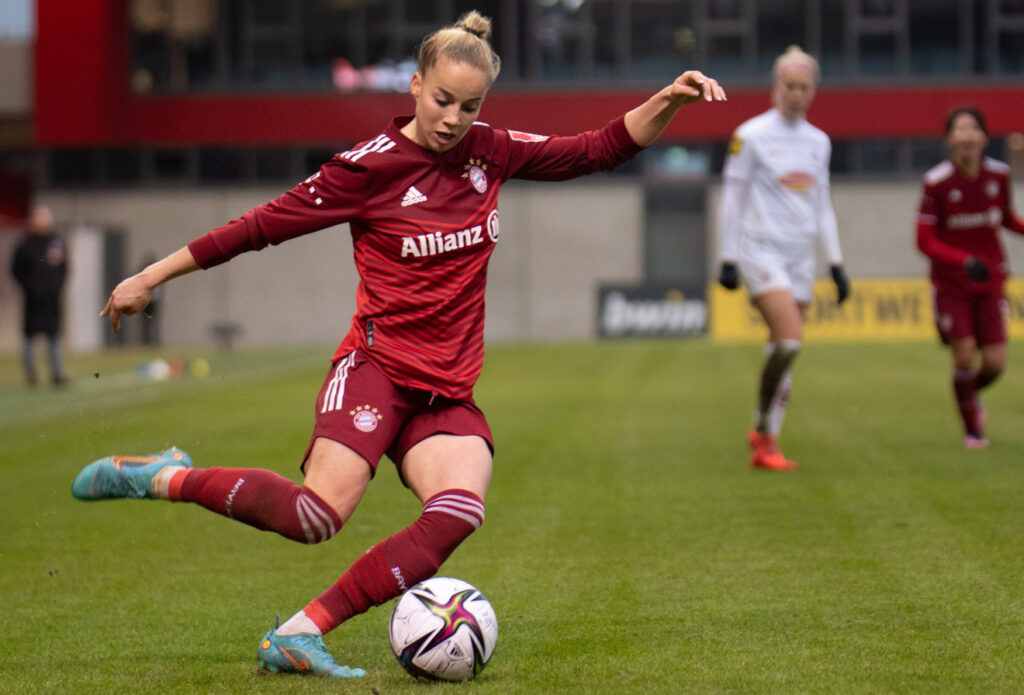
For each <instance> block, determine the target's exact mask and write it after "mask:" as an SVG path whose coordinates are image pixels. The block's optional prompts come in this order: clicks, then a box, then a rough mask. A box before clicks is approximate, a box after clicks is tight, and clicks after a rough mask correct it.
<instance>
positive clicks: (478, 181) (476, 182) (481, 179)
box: [462, 158, 487, 194]
mask: <svg viewBox="0 0 1024 695" xmlns="http://www.w3.org/2000/svg"><path fill="white" fill-rule="evenodd" d="M463 169H464V171H463V172H462V178H464V179H469V183H470V185H472V186H473V188H474V189H475V190H476V192H477V193H481V194H483V193H486V192H487V174H486V173H484V172H486V171H487V165H486V164H484V163H483V160H481V159H472V158H471V159H470V160H469V163H468V164H466V166H464V167H463Z"/></svg>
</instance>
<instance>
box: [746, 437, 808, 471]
mask: <svg viewBox="0 0 1024 695" xmlns="http://www.w3.org/2000/svg"><path fill="white" fill-rule="evenodd" d="M747 442H748V443H749V444H750V448H752V449H753V450H754V453H753V454H752V455H751V457H750V467H751V468H764V469H767V470H770V471H792V470H796V467H797V463H796V461H790V460H789V459H787V458H786V457H785V456H784V455H783V454H782V452H781V451H780V450H779V445H778V442H777V441H776V439H775V437H774V436H773V435H771V434H766V433H762V432H757V431H756V430H751V431H750V432H749V433H748V434H747Z"/></svg>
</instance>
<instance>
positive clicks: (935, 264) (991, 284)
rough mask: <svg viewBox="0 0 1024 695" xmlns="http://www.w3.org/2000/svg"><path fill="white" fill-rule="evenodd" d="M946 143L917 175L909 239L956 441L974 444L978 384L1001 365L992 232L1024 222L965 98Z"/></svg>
mask: <svg viewBox="0 0 1024 695" xmlns="http://www.w3.org/2000/svg"><path fill="white" fill-rule="evenodd" d="M946 144H947V145H948V146H949V151H950V157H949V159H947V160H946V161H944V162H942V163H941V164H939V165H938V166H936V167H934V168H932V169H931V170H930V171H929V172H928V173H926V174H925V175H924V191H923V193H922V195H921V207H920V210H919V212H918V216H917V246H918V248H919V249H921V252H922V253H924V254H925V255H926V256H928V258H929V260H931V280H932V293H933V298H934V304H935V323H936V327H937V328H938V330H939V336H940V337H941V339H942V341H943V343H945V344H947V345H949V346H950V348H951V349H952V352H953V392H954V394H955V395H956V403H957V408H958V409H959V411H960V418H961V420H963V426H964V446H966V447H967V448H969V449H981V448H984V447H986V446H988V440H987V439H986V438H985V420H986V413H985V407H984V406H983V405H982V404H981V402H980V401H979V400H978V392H979V391H981V390H982V389H983V388H985V387H986V386H989V385H990V384H991V383H992V382H993V381H995V380H996V379H997V378H998V377H999V375H1000V374H1002V372H1003V369H1004V368H1005V367H1006V309H1007V306H1006V298H1005V297H1004V296H1003V282H1004V281H1005V280H1006V277H1007V274H1008V272H1009V269H1008V268H1007V264H1006V259H1005V256H1004V254H1003V247H1002V244H1001V243H1000V241H999V234H998V232H999V230H1000V228H1002V227H1006V228H1007V229H1009V230H1011V231H1013V232H1016V233H1017V234H1024V222H1022V221H1021V219H1020V218H1019V217H1017V215H1016V214H1015V213H1014V211H1013V208H1012V205H1011V191H1010V167H1008V166H1007V165H1006V164H1004V163H1003V162H1000V161H997V160H995V159H992V158H991V157H986V156H985V147H986V145H988V126H987V125H986V123H985V116H984V115H983V114H982V113H981V112H980V111H978V110H977V109H975V108H973V107H970V106H962V107H958V108H955V109H953V111H952V112H950V115H949V117H948V118H947V119H946ZM975 353H980V356H981V364H980V366H977V365H976V362H975Z"/></svg>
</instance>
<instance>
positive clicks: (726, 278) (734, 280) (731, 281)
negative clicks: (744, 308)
mask: <svg viewBox="0 0 1024 695" xmlns="http://www.w3.org/2000/svg"><path fill="white" fill-rule="evenodd" d="M718 284H719V285H721V286H722V287H724V288H725V289H727V290H734V289H736V288H737V287H739V286H740V274H739V272H738V271H737V270H736V264H735V263H729V262H728V261H726V262H725V263H723V264H722V268H721V270H719V271H718Z"/></svg>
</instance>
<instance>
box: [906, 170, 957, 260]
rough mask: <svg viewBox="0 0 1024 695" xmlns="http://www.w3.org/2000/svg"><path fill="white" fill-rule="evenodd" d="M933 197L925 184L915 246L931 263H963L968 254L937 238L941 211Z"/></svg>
mask: <svg viewBox="0 0 1024 695" xmlns="http://www.w3.org/2000/svg"><path fill="white" fill-rule="evenodd" d="M935 199H936V195H935V192H934V191H933V190H932V187H931V186H929V185H927V184H926V185H925V187H924V192H923V193H922V195H921V206H920V208H919V209H918V212H917V248H919V249H920V250H921V253H923V254H924V255H926V256H928V258H930V259H931V261H932V262H933V263H944V264H949V265H963V264H964V262H965V261H966V260H967V258H968V257H969V256H970V254H969V253H967V252H966V251H964V250H963V249H959V248H957V247H955V246H950V245H949V244H947V243H945V242H943V241H942V240H940V239H939V235H938V233H937V230H938V223H939V217H940V216H941V215H942V211H941V210H940V209H939V208H938V206H937V205H936V204H935Z"/></svg>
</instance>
